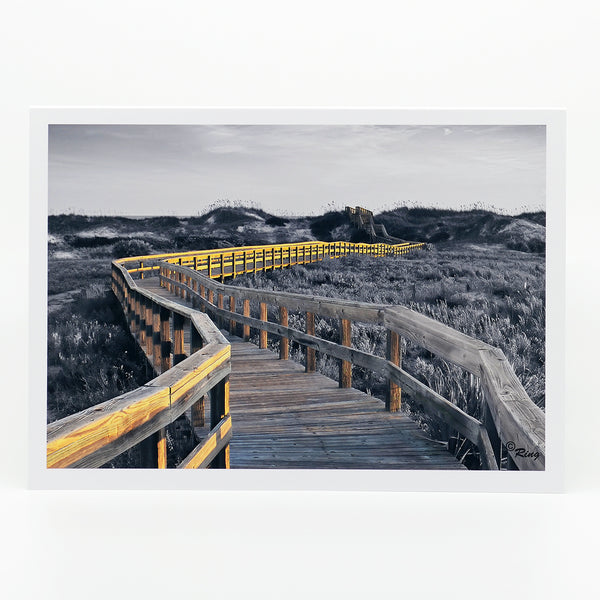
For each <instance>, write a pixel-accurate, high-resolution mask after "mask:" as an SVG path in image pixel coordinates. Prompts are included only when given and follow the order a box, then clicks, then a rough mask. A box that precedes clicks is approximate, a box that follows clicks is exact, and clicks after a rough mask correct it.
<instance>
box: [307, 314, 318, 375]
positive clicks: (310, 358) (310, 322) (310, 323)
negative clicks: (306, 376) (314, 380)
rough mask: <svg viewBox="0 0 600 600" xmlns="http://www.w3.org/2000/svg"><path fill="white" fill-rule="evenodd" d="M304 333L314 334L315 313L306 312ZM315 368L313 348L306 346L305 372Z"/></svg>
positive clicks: (310, 371) (312, 370)
mask: <svg viewBox="0 0 600 600" xmlns="http://www.w3.org/2000/svg"><path fill="white" fill-rule="evenodd" d="M306 333H308V335H315V313H312V312H307V313H306ZM315 368H316V354H315V349H314V348H309V347H308V346H306V367H305V371H306V372H307V373H312V372H314V370H315Z"/></svg>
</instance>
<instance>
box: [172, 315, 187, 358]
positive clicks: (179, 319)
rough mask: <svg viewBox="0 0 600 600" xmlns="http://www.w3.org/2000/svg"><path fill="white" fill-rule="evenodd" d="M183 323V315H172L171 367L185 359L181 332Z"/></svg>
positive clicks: (182, 333)
mask: <svg viewBox="0 0 600 600" xmlns="http://www.w3.org/2000/svg"><path fill="white" fill-rule="evenodd" d="M184 322H185V319H184V317H183V315H180V314H179V313H176V312H174V313H173V365H177V364H179V363H180V362H181V361H182V360H184V359H185V357H186V356H185V346H184V332H183V325H184Z"/></svg>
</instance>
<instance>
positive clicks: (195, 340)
mask: <svg viewBox="0 0 600 600" xmlns="http://www.w3.org/2000/svg"><path fill="white" fill-rule="evenodd" d="M202 346H203V343H202V336H201V335H200V333H199V332H198V330H197V329H196V327H195V325H194V323H191V325H190V355H191V354H194V353H195V352H198V350H200V349H201V348H202ZM205 398H206V397H205V396H202V397H201V398H200V399H199V400H198V401H197V402H195V403H194V404H192V410H191V413H192V414H191V417H192V418H191V420H192V427H193V428H200V427H204V401H205Z"/></svg>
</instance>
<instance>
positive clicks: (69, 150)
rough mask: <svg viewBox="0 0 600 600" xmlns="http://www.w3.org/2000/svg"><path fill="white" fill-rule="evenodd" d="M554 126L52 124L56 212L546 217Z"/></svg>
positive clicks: (53, 203) (51, 185)
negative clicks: (420, 210)
mask: <svg viewBox="0 0 600 600" xmlns="http://www.w3.org/2000/svg"><path fill="white" fill-rule="evenodd" d="M545 147H546V135H545V127H544V126H538V125H526V126H523V125H521V126H474V125H460V126H453V125H447V126H438V125H427V126H402V125H390V126H383V125H360V126H359V125H335V126H334V125H315V126H308V125H51V126H50V129H49V212H50V213H51V214H56V213H62V212H76V213H83V214H113V215H114V214H117V215H118V214H121V215H161V214H163V215H195V214H198V213H201V212H203V211H204V210H205V209H206V208H207V207H208V206H210V205H211V204H214V203H215V202H218V201H223V200H228V201H232V202H235V201H241V202H244V203H252V204H254V205H257V206H258V207H260V208H263V209H264V210H266V211H268V212H271V213H276V214H295V215H303V214H316V213H320V212H322V211H324V210H326V209H327V208H328V207H329V208H330V207H331V206H332V203H333V205H335V206H338V207H343V206H346V205H351V206H356V205H360V206H364V207H365V208H368V209H370V210H373V211H375V212H378V211H380V210H382V209H384V208H390V207H392V206H394V205H396V204H400V205H404V204H407V205H411V206H412V205H419V206H438V207H450V208H460V207H469V206H471V205H473V204H482V205H483V206H484V207H486V208H497V209H501V210H503V211H507V212H510V213H515V212H521V211H523V210H532V209H534V210H536V209H543V208H544V207H545V176H546V171H545V162H546V149H545Z"/></svg>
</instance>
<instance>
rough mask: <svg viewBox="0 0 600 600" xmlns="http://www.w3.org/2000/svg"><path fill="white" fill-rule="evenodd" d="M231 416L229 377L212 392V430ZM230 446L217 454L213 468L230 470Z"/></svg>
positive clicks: (212, 464)
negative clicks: (223, 419) (224, 418)
mask: <svg viewBox="0 0 600 600" xmlns="http://www.w3.org/2000/svg"><path fill="white" fill-rule="evenodd" d="M228 414H229V376H228V377H226V378H225V379H224V380H223V381H220V382H219V383H217V385H215V386H214V387H213V388H212V390H211V391H210V428H211V429H214V428H215V427H216V426H217V425H218V424H219V421H220V420H221V419H222V418H223V417H224V416H225V415H228ZM229 466H230V464H229V444H227V446H225V448H223V450H221V452H219V454H217V456H216V457H215V459H214V460H213V462H212V463H211V467H216V468H218V469H229Z"/></svg>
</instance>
